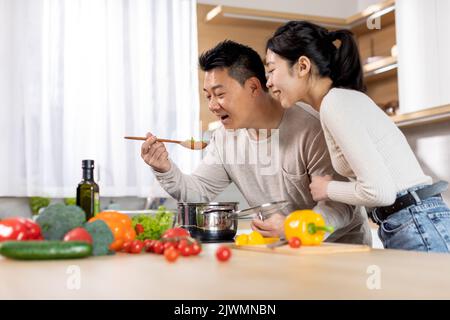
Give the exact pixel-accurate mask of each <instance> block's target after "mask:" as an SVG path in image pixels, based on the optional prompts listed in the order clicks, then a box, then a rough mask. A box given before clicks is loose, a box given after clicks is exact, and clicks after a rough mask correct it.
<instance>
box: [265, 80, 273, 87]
mask: <svg viewBox="0 0 450 320" xmlns="http://www.w3.org/2000/svg"><path fill="white" fill-rule="evenodd" d="M272 85H273V84H272V80H271V79H270V78H267V82H266V87H267V88H269V89H270V88H271V87H272Z"/></svg>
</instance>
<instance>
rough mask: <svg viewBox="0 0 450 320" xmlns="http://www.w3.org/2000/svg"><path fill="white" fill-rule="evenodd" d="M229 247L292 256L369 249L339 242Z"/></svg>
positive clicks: (365, 250)
mask: <svg viewBox="0 0 450 320" xmlns="http://www.w3.org/2000/svg"><path fill="white" fill-rule="evenodd" d="M231 247H232V248H233V249H237V250H247V251H256V252H264V253H278V254H286V255H293V256H302V255H323V254H338V253H354V252H368V251H370V249H371V248H370V247H369V246H366V245H356V244H340V243H322V244H321V245H320V246H302V247H300V248H298V249H293V248H291V247H289V245H284V246H282V247H277V248H274V249H270V248H267V247H266V246H265V245H261V246H237V245H235V244H233V245H232V246H231Z"/></svg>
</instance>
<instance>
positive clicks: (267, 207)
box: [174, 201, 288, 242]
mask: <svg viewBox="0 0 450 320" xmlns="http://www.w3.org/2000/svg"><path fill="white" fill-rule="evenodd" d="M287 204H288V201H277V202H271V203H266V204H263V205H261V206H257V207H252V208H248V209H245V210H241V211H238V210H237V209H238V203H237V202H209V203H188V202H179V203H178V213H177V216H176V218H175V219H174V225H178V226H181V227H183V228H185V229H187V230H189V232H190V233H191V235H192V236H193V237H194V238H198V239H200V240H201V241H203V242H221V241H232V240H233V238H234V236H235V235H236V232H237V227H238V220H252V219H254V218H255V217H258V218H259V219H262V220H264V219H265V218H267V217H268V216H270V215H271V214H272V213H275V212H278V211H280V210H281V209H283V208H284V207H285V206H286V205H287Z"/></svg>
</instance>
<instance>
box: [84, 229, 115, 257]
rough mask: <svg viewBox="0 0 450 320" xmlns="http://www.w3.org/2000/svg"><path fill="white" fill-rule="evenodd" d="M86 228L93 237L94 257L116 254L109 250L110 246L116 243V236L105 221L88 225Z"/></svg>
mask: <svg viewBox="0 0 450 320" xmlns="http://www.w3.org/2000/svg"><path fill="white" fill-rule="evenodd" d="M84 228H85V229H86V230H87V232H89V234H90V235H91V236H92V240H93V243H92V246H93V251H92V254H93V255H94V256H105V255H110V254H114V251H110V250H109V246H110V245H111V243H113V241H114V235H113V233H112V232H111V229H109V227H108V225H107V224H106V223H105V222H104V221H102V220H96V221H94V222H89V223H86V224H85V225H84Z"/></svg>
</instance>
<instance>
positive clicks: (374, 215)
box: [369, 181, 448, 224]
mask: <svg viewBox="0 0 450 320" xmlns="http://www.w3.org/2000/svg"><path fill="white" fill-rule="evenodd" d="M447 187H448V182H446V181H439V182H436V183H435V184H432V185H429V186H425V187H423V188H421V189H419V190H416V191H413V192H408V193H407V194H405V195H403V196H400V197H398V198H397V199H396V200H395V202H394V204H393V205H390V206H387V207H379V208H374V209H373V210H372V211H370V212H369V217H370V219H372V221H373V222H375V223H377V224H380V223H382V222H383V221H384V220H386V219H387V218H388V217H389V216H390V215H391V214H394V213H396V212H398V211H400V210H403V209H405V208H408V207H409V206H412V205H415V204H417V202H416V198H415V197H414V195H413V193H415V194H416V195H417V197H418V198H419V199H420V200H425V199H427V198H430V197H433V196H439V195H440V194H441V192H443V191H445V190H447Z"/></svg>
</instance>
